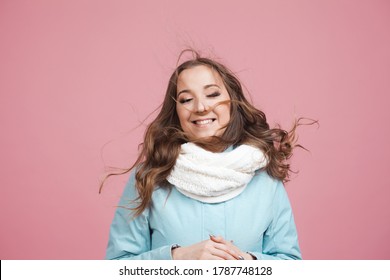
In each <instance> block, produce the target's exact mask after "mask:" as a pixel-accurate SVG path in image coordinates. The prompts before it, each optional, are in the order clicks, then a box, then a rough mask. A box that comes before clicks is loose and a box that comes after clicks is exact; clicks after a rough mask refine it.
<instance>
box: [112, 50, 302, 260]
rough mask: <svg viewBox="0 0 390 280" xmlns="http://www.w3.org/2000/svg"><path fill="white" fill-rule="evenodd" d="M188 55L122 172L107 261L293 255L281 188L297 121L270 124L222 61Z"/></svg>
mask: <svg viewBox="0 0 390 280" xmlns="http://www.w3.org/2000/svg"><path fill="white" fill-rule="evenodd" d="M190 51H191V52H192V53H193V55H194V57H193V59H191V60H188V61H186V62H184V63H182V64H181V65H179V66H178V67H177V68H176V70H175V71H174V73H173V74H172V76H171V78H170V80H169V83H168V88H167V92H166V95H165V99H164V101H163V104H162V108H161V111H160V113H159V114H158V116H157V117H156V119H155V120H154V121H152V123H151V124H150V125H149V126H148V128H147V130H146V133H145V138H144V142H143V143H142V150H141V153H140V155H139V157H138V159H137V161H136V162H135V163H134V165H133V166H132V167H131V168H130V169H128V170H126V172H130V171H132V172H131V175H130V180H129V181H128V183H127V185H126V187H125V190H124V193H123V195H122V198H121V201H120V207H118V209H117V211H116V213H115V217H114V220H113V222H112V226H111V230H110V238H109V243H108V247H107V255H106V257H107V258H110V259H219V260H243V259H248V260H251V259H299V258H301V253H300V249H299V245H298V237H297V232H296V228H295V223H294V219H293V215H292V210H291V207H290V203H289V200H288V197H287V193H286V191H285V189H284V186H283V181H286V180H287V179H288V176H289V171H290V170H289V164H288V162H287V160H288V159H289V158H290V157H291V155H292V151H293V148H294V146H295V145H294V139H295V128H296V125H297V124H296V125H295V126H294V127H293V129H292V130H291V131H290V132H286V131H284V130H282V129H279V128H270V127H269V125H268V123H267V121H266V117H265V114H264V113H263V112H261V111H260V110H258V109H256V108H255V107H254V106H253V105H251V104H250V103H249V102H248V101H247V100H246V98H245V96H244V93H243V90H242V87H241V84H240V82H239V80H238V79H237V78H236V77H235V75H234V74H233V73H232V72H231V71H230V70H229V69H228V68H227V67H225V66H224V65H222V64H221V63H219V62H217V61H215V60H212V59H209V58H204V57H201V56H200V55H199V54H198V53H197V52H195V51H193V50H190ZM126 172H125V173H126ZM122 174H123V173H122ZM111 175H115V174H109V175H108V176H111Z"/></svg>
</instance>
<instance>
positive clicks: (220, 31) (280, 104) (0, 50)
mask: <svg viewBox="0 0 390 280" xmlns="http://www.w3.org/2000/svg"><path fill="white" fill-rule="evenodd" d="M184 2H185V3H186V4H183V3H184ZM389 27H390V4H389V2H388V1H385V0H383V1H380V0H375V1H374V0H367V1H354V0H351V1H347V0H337V1H325V0H324V1H311V0H306V1H303V0H299V1H281V0H278V1H275V0H273V1H271V0H270V1H255V0H253V1H226V0H225V1H208V0H201V1H200V0H198V1H191V2H188V1H180V0H171V1H124V0H123V1H108V0H107V1H92V0H91V1H79V0H73V1H65V0H63V1H50V0H40V1H38V0H37V1H28V0H25V1H22V0H17V1H15V0H2V1H1V2H0V40H1V43H0V127H1V137H0V155H1V169H0V170H1V176H0V186H1V187H0V205H1V211H0V225H1V226H0V259H100V258H103V256H104V253H105V246H106V242H107V238H108V230H109V226H110V223H111V219H112V216H113V213H114V205H115V204H116V202H117V199H118V196H119V194H120V193H121V190H122V188H123V185H124V182H125V181H126V177H122V178H117V179H114V180H112V181H109V183H108V184H107V186H106V189H105V190H104V192H103V194H102V195H98V194H97V189H98V183H99V177H100V175H101V174H102V172H103V170H104V162H103V160H102V157H103V159H104V160H105V163H106V164H107V165H116V166H118V165H120V166H126V165H128V164H129V163H131V162H132V161H133V160H134V159H135V156H136V153H137V150H136V148H137V144H138V142H139V141H140V140H141V137H142V133H143V128H144V126H141V127H140V128H138V129H134V128H135V127H136V126H137V125H138V124H139V123H140V121H141V120H142V119H144V118H145V117H146V116H147V115H148V113H150V112H151V111H152V110H153V109H154V108H155V107H157V106H158V104H159V103H160V102H161V101H162V98H163V94H164V90H165V88H166V83H167V80H168V76H169V75H170V73H171V71H172V70H173V67H174V65H175V62H176V58H177V55H178V53H179V50H180V49H182V48H183V47H184V46H186V45H188V44H189V45H192V46H194V47H196V48H199V49H201V50H203V51H204V53H213V54H215V55H216V56H218V57H221V58H222V61H223V62H225V63H226V64H227V65H229V66H230V67H231V68H232V69H234V70H236V71H237V72H238V75H239V77H240V78H241V80H242V81H243V82H244V84H245V86H246V87H247V88H248V90H249V91H250V93H251V95H252V98H253V101H254V103H255V104H256V105H257V106H258V107H260V108H262V109H263V110H264V111H265V112H266V113H267V116H268V119H269V121H270V123H271V124H274V123H276V122H279V123H281V124H282V125H284V126H288V125H290V123H291V120H292V118H293V117H294V115H297V116H307V117H311V118H314V119H318V120H320V124H321V126H320V128H319V129H317V128H315V127H306V128H302V129H301V130H300V132H301V133H300V140H301V142H302V144H304V145H305V146H306V148H308V149H309V150H310V153H307V152H305V151H297V153H296V157H295V158H294V160H293V167H294V168H295V169H299V170H300V173H299V174H298V175H294V176H293V181H292V182H290V183H289V184H288V185H287V190H288V192H289V194H290V197H291V201H292V204H293V208H294V211H295V216H296V222H297V226H298V230H299V235H300V243H301V247H302V252H303V257H304V258H306V259H390V222H389V221H390V203H389V198H390V177H389V176H388V173H387V172H388V170H387V168H388V164H386V162H387V160H388V159H389V157H390V148H389V144H388V139H389V138H390V132H389V125H388V124H387V122H388V121H389V120H390V110H389V104H390V102H389V101H390V100H389V93H390V92H389V91H390V52H389V50H390V32H389ZM132 129H134V130H132ZM107 142H109V143H107ZM106 143H107V145H105V144H106Z"/></svg>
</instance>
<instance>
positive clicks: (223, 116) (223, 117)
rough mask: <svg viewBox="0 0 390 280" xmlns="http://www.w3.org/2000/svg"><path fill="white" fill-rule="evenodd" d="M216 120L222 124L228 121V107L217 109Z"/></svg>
mask: <svg viewBox="0 0 390 280" xmlns="http://www.w3.org/2000/svg"><path fill="white" fill-rule="evenodd" d="M217 114H218V118H219V120H220V122H221V123H222V124H224V125H225V124H227V123H228V122H229V121H230V106H229V105H223V106H220V107H218V111H217Z"/></svg>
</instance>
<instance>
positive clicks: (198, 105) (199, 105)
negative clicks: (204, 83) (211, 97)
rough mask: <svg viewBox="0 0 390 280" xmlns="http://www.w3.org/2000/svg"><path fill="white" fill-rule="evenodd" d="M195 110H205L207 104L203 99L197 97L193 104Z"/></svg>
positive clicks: (199, 111)
mask: <svg viewBox="0 0 390 280" xmlns="http://www.w3.org/2000/svg"><path fill="white" fill-rule="evenodd" d="M194 109H195V112H197V113H202V112H204V111H206V110H207V105H206V102H205V100H201V99H198V100H197V101H196V104H195V108H194Z"/></svg>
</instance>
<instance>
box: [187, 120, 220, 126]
mask: <svg viewBox="0 0 390 280" xmlns="http://www.w3.org/2000/svg"><path fill="white" fill-rule="evenodd" d="M213 121H215V119H205V120H195V121H192V123H193V124H197V125H205V124H209V123H212V122H213Z"/></svg>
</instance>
